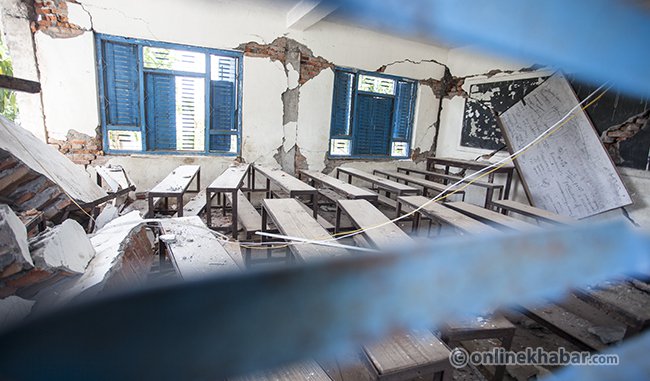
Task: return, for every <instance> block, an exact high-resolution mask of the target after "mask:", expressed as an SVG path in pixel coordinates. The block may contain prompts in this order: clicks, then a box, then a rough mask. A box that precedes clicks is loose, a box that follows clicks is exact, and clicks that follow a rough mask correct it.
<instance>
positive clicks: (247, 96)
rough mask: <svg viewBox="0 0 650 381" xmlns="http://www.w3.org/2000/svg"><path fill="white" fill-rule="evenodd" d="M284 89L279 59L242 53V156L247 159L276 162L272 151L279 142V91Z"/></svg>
mask: <svg viewBox="0 0 650 381" xmlns="http://www.w3.org/2000/svg"><path fill="white" fill-rule="evenodd" d="M286 89H287V76H286V74H285V71H284V66H283V65H282V63H281V62H278V61H271V60H270V59H269V58H251V57H244V86H243V91H242V96H243V100H242V102H243V105H242V110H243V116H242V125H243V128H242V135H243V139H242V143H243V145H242V156H243V157H244V158H245V159H246V161H247V162H249V163H257V164H262V165H277V164H278V163H277V162H276V161H275V160H274V159H273V155H274V154H276V153H277V150H278V148H279V147H280V146H282V143H283V140H282V138H283V135H284V134H283V128H282V116H283V114H284V110H283V105H282V93H283V92H284V91H285V90H286Z"/></svg>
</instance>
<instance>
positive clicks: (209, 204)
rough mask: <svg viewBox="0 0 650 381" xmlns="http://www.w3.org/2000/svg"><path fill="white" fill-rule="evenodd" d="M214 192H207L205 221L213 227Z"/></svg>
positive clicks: (209, 226)
mask: <svg viewBox="0 0 650 381" xmlns="http://www.w3.org/2000/svg"><path fill="white" fill-rule="evenodd" d="M211 195H212V192H210V191H206V192H205V222H207V225H208V228H209V229H212V197H210V196H211Z"/></svg>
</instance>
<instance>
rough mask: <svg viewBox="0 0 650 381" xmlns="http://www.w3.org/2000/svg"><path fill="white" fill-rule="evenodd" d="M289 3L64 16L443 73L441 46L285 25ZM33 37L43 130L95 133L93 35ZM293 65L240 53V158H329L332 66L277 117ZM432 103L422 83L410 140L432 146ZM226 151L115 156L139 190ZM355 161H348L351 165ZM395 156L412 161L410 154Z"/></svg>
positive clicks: (245, 1) (201, 40)
mask: <svg viewBox="0 0 650 381" xmlns="http://www.w3.org/2000/svg"><path fill="white" fill-rule="evenodd" d="M0 1H16V0H0ZM292 5H293V4H292V3H291V2H268V1H261V0H240V1H235V0H219V1H215V0H188V1H185V2H177V1H173V0H157V1H153V0H141V1H137V2H134V1H131V0H82V1H80V4H71V6H72V9H71V11H70V15H69V16H70V19H71V22H73V23H77V24H78V25H81V26H82V27H83V28H85V29H92V30H93V31H94V32H100V33H106V34H113V35H119V36H125V37H134V38H144V39H151V40H158V41H167V42H174V43H181V44H189V45H196V46H203V47H210V48H217V49H234V48H236V47H238V46H240V45H241V44H243V43H247V42H250V41H256V42H259V43H270V42H272V41H273V40H274V39H276V38H278V37H282V36H287V37H288V38H292V39H295V40H296V41H298V42H300V43H303V44H305V45H306V46H308V47H309V48H310V49H311V50H312V51H313V52H314V55H316V56H322V57H324V58H325V59H326V60H328V61H330V62H332V63H334V64H335V65H338V66H345V67H354V68H359V69H364V70H373V71H374V70H377V69H379V68H380V67H382V66H386V70H385V72H386V73H387V74H393V75H400V76H404V77H409V78H413V79H430V78H433V79H439V78H441V77H442V75H443V74H444V66H443V64H444V63H445V61H446V59H447V48H444V47H439V46H434V45H429V44H424V43H422V42H415V41H409V40H405V39H401V38H398V37H395V36H389V35H386V34H382V33H379V32H375V31H371V30H366V29H360V28H356V27H353V26H350V25H345V24H340V23H334V22H329V21H321V22H319V23H317V24H316V25H314V26H313V27H311V28H309V29H307V30H306V31H297V30H289V29H287V28H286V15H287V12H288V10H289V9H290V8H291V7H292ZM35 37H36V48H37V57H38V62H39V68H40V70H41V82H42V85H43V103H44V114H45V123H46V126H47V131H48V133H49V134H50V136H51V137H53V138H57V139H62V138H65V135H66V133H67V132H68V130H70V129H75V130H77V131H80V132H83V133H86V134H88V135H91V136H94V135H95V129H96V127H97V126H98V125H99V115H98V94H97V79H96V68H95V51H94V34H93V33H92V32H85V33H83V34H82V35H81V36H79V37H74V38H69V39H53V38H51V37H49V36H47V35H45V34H43V33H40V32H38V33H37V34H36V36H35ZM297 74H298V73H297V72H296V71H295V70H293V68H290V67H288V68H284V67H283V66H282V64H281V63H279V62H273V61H271V60H270V59H267V58H253V57H245V58H244V72H243V92H242V94H243V105H242V107H243V110H242V112H243V117H242V124H243V128H242V134H243V139H242V156H243V158H244V160H245V161H247V162H256V163H260V164H264V165H271V166H278V165H279V164H278V162H277V161H276V159H275V158H274V155H276V154H277V153H278V149H279V148H280V147H282V148H283V151H284V152H288V151H289V150H291V148H292V147H293V146H294V145H295V144H297V145H298V146H299V147H300V151H301V153H302V154H303V155H305V156H306V158H307V163H308V165H309V167H310V169H317V170H321V169H323V168H324V167H325V159H326V152H327V148H328V140H329V123H330V122H329V120H330V113H331V99H332V86H333V83H332V82H333V72H332V70H325V71H323V72H321V73H320V74H319V75H318V76H316V77H315V78H313V79H311V80H309V81H308V82H307V83H306V84H304V85H303V86H301V88H300V98H299V110H298V113H299V115H298V121H297V122H295V123H294V122H291V123H288V124H287V125H283V112H284V110H283V103H282V98H281V97H282V93H283V92H284V91H286V90H287V89H288V88H293V87H295V86H297V79H298V78H297ZM438 107H439V104H438V100H437V99H436V97H435V96H434V95H433V92H432V91H431V89H430V88H428V87H426V86H420V90H419V94H418V103H417V105H416V123H415V126H414V136H413V139H414V145H413V148H419V149H420V150H421V151H427V150H429V149H430V148H431V146H432V144H433V143H434V137H435V133H436V131H435V128H434V127H433V126H434V124H435V123H436V121H437V115H438ZM231 160H232V158H218V157H209V158H205V157H200V156H197V157H188V156H184V155H183V156H181V155H178V156H176V155H174V156H167V155H165V156H161V155H147V154H142V155H133V156H131V157H128V156H127V157H122V156H120V157H113V158H111V162H113V163H116V164H122V165H123V166H124V167H125V168H126V169H127V171H128V172H129V174H130V175H131V177H132V178H133V180H134V181H135V182H136V183H137V185H138V186H139V189H140V190H145V189H147V188H149V187H150V186H152V185H153V184H155V183H156V182H157V181H159V180H161V179H162V178H163V177H164V176H165V175H166V174H167V173H169V171H171V170H172V169H173V168H174V166H175V165H179V164H182V163H187V162H189V161H191V162H195V163H200V164H201V165H202V168H203V171H204V177H205V176H207V178H214V177H216V175H217V174H218V173H220V172H221V171H222V170H223V169H224V168H225V167H226V166H227V165H228V164H229V163H230V162H231ZM356 162H357V161H353V160H350V161H345V163H346V164H349V165H356V164H355V163H356ZM396 163H398V162H397V161H390V160H387V161H369V162H367V163H366V162H361V163H360V164H359V165H361V166H363V165H370V166H373V165H377V167H386V168H395V166H396ZM399 163H400V164H401V165H413V163H412V162H411V161H410V160H403V161H399ZM152 168H155V169H156V170H151V169H152Z"/></svg>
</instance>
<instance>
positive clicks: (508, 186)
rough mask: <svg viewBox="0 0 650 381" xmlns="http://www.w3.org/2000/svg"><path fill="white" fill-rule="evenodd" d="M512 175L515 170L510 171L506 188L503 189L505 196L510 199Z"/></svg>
mask: <svg viewBox="0 0 650 381" xmlns="http://www.w3.org/2000/svg"><path fill="white" fill-rule="evenodd" d="M512 176H513V171H508V174H507V177H506V188H505V189H504V190H503V198H504V199H505V200H508V198H509V197H510V185H511V184H512Z"/></svg>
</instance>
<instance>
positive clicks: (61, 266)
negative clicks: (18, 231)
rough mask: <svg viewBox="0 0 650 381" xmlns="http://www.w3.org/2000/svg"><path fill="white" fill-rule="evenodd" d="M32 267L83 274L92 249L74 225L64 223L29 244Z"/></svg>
mask: <svg viewBox="0 0 650 381" xmlns="http://www.w3.org/2000/svg"><path fill="white" fill-rule="evenodd" d="M30 250H31V255H32V259H33V260H34V265H35V266H36V267H37V268H39V269H44V270H49V271H53V270H61V271H67V272H73V273H79V274H81V273H83V272H84V270H85V269H86V266H87V265H88V262H90V260H91V259H92V258H93V257H94V256H95V249H94V248H93V245H92V244H91V243H90V240H89V239H88V237H87V236H86V232H85V230H84V228H83V227H81V225H79V223H78V222H76V221H74V220H70V219H68V220H65V221H63V223H62V224H61V225H57V226H55V227H53V228H50V229H48V230H46V231H45V232H43V233H41V234H40V235H39V236H38V237H36V238H34V239H33V240H32V241H31V242H30Z"/></svg>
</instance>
